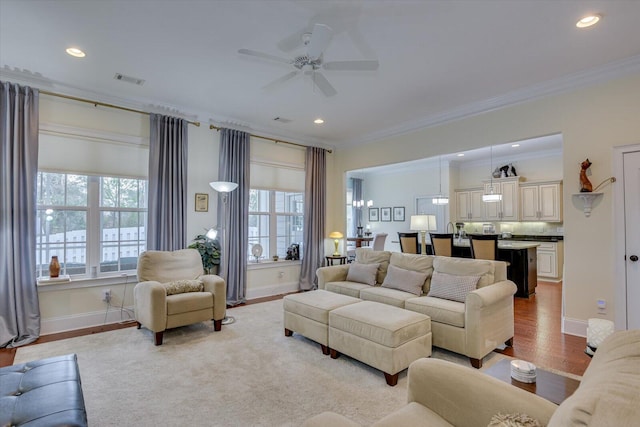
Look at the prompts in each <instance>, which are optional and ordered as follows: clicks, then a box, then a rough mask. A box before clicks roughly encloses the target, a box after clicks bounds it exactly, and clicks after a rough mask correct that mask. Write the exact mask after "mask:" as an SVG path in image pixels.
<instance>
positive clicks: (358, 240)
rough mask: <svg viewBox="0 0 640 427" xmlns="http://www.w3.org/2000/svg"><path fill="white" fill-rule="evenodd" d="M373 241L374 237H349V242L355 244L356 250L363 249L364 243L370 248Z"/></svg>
mask: <svg viewBox="0 0 640 427" xmlns="http://www.w3.org/2000/svg"><path fill="white" fill-rule="evenodd" d="M372 241H373V237H347V242H355V243H356V248H361V247H362V243H363V242H364V243H365V246H369V242H372Z"/></svg>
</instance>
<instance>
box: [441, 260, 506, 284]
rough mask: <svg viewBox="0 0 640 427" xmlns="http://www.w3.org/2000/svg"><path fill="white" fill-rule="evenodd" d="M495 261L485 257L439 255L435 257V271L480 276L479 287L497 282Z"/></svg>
mask: <svg viewBox="0 0 640 427" xmlns="http://www.w3.org/2000/svg"><path fill="white" fill-rule="evenodd" d="M495 263H496V262H495V261H488V260H483V259H468V258H454V257H446V256H437V257H434V259H433V269H434V271H439V272H440V273H447V274H454V275H457V276H480V280H479V281H478V285H477V287H478V288H483V287H485V286H489V285H492V284H494V283H495V268H496V267H495V265H496V264H495Z"/></svg>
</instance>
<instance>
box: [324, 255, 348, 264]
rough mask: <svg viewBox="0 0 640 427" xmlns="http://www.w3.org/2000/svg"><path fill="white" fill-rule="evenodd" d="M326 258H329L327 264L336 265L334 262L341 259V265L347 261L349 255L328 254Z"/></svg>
mask: <svg viewBox="0 0 640 427" xmlns="http://www.w3.org/2000/svg"><path fill="white" fill-rule="evenodd" d="M325 258H326V259H327V265H334V263H335V262H336V261H337V260H339V261H340V265H342V264H346V263H347V257H346V256H342V255H338V256H333V255H331V256H326V257H325Z"/></svg>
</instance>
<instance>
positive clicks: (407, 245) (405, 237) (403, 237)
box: [398, 232, 419, 254]
mask: <svg viewBox="0 0 640 427" xmlns="http://www.w3.org/2000/svg"><path fill="white" fill-rule="evenodd" d="M398 239H399V240H400V252H404V253H407V254H417V253H419V252H418V233H400V232H398Z"/></svg>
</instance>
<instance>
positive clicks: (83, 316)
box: [40, 307, 133, 335]
mask: <svg viewBox="0 0 640 427" xmlns="http://www.w3.org/2000/svg"><path fill="white" fill-rule="evenodd" d="M126 310H130V312H127V311H126ZM105 311H106V309H105V310H101V311H94V312H90V313H80V314H74V315H71V316H60V317H51V318H49V319H42V321H41V323H40V335H49V334H55V333H58V332H66V331H73V330H76V329H82V328H89V327H92V326H101V325H107V324H110V323H118V322H123V321H128V320H133V315H132V313H133V307H124V310H122V312H121V311H120V307H111V308H110V309H109V311H108V312H107V313H106V314H107V316H106V319H105ZM130 314H131V315H130Z"/></svg>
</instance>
